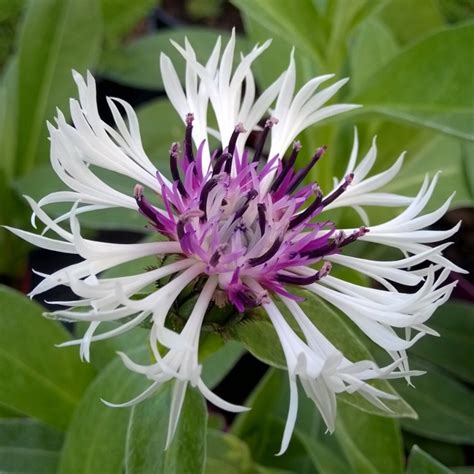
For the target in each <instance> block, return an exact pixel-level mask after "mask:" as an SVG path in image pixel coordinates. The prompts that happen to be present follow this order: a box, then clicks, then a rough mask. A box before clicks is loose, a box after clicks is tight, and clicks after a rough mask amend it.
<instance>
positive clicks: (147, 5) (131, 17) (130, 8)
mask: <svg viewBox="0 0 474 474" xmlns="http://www.w3.org/2000/svg"><path fill="white" fill-rule="evenodd" d="M100 3H101V7H102V17H103V19H104V36H105V40H106V41H107V42H108V43H109V44H110V45H112V46H113V45H115V44H116V43H119V42H120V40H121V39H122V38H123V37H124V36H125V35H127V34H128V33H130V31H131V30H132V28H133V27H134V26H136V25H137V23H138V22H139V21H140V20H142V19H143V18H144V17H145V16H146V15H147V14H148V13H150V12H151V10H152V9H153V7H156V6H157V3H158V2H157V0H135V1H133V2H130V1H129V0H101V2H100Z"/></svg>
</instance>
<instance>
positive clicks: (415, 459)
mask: <svg viewBox="0 0 474 474" xmlns="http://www.w3.org/2000/svg"><path fill="white" fill-rule="evenodd" d="M451 472H452V471H451V470H450V469H448V468H447V467H445V466H443V465H442V464H441V463H440V462H438V461H436V459H434V458H432V457H431V456H430V455H429V454H427V453H425V452H424V451H422V450H421V449H420V448H419V447H418V446H413V449H412V450H411V453H410V456H409V458H408V466H407V470H406V474H421V473H423V474H449V473H451Z"/></svg>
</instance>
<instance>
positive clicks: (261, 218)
mask: <svg viewBox="0 0 474 474" xmlns="http://www.w3.org/2000/svg"><path fill="white" fill-rule="evenodd" d="M266 211H267V206H265V204H264V203H263V202H259V203H258V204H257V212H258V226H259V228H260V234H261V235H263V234H264V233H265V228H266V226H267V218H266V216H265V213H266Z"/></svg>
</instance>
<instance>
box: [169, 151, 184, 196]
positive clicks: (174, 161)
mask: <svg viewBox="0 0 474 474" xmlns="http://www.w3.org/2000/svg"><path fill="white" fill-rule="evenodd" d="M178 157H179V143H176V142H175V143H173V144H172V145H171V148H170V170H171V176H172V177H173V180H174V181H176V183H177V186H178V191H179V192H180V194H181V196H183V197H188V193H187V191H186V189H185V188H184V185H183V182H182V181H181V176H180V175H179V169H178Z"/></svg>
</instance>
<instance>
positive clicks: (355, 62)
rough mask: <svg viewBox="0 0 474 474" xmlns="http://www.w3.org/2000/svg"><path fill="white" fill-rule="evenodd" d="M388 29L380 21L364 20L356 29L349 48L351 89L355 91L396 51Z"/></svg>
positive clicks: (395, 43)
mask: <svg viewBox="0 0 474 474" xmlns="http://www.w3.org/2000/svg"><path fill="white" fill-rule="evenodd" d="M398 50H399V48H398V45H397V42H396V41H395V38H394V37H393V35H392V33H391V32H390V30H389V29H388V28H387V27H386V26H385V25H384V24H383V23H382V22H380V21H376V20H369V21H366V22H364V23H363V24H362V25H361V26H360V28H359V29H358V31H357V35H356V37H355V40H354V44H353V46H352V49H351V54H350V62H351V81H350V87H351V90H353V91H357V90H359V89H361V87H363V85H364V83H365V82H367V80H368V79H369V78H370V77H371V76H372V74H374V73H375V72H376V71H377V70H378V69H380V68H381V67H382V66H384V65H385V64H386V63H387V62H388V61H389V60H390V59H391V58H392V57H393V56H395V55H396V54H397V52H398Z"/></svg>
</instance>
